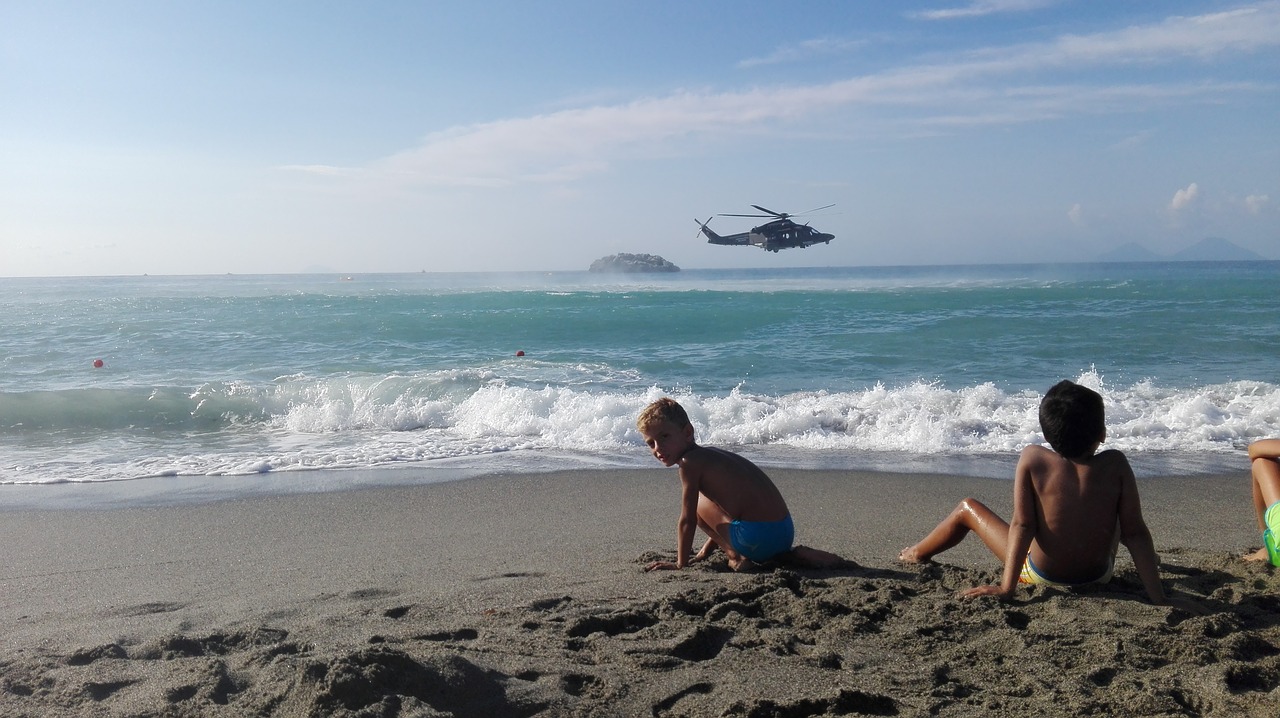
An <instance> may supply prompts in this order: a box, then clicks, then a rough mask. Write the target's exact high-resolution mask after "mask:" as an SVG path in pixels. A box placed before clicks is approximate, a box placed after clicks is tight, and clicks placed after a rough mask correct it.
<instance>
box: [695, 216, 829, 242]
mask: <svg viewBox="0 0 1280 718" xmlns="http://www.w3.org/2000/svg"><path fill="white" fill-rule="evenodd" d="M751 206H752V207H755V208H756V209H758V210H760V211H761V212H764V214H721V215H718V216H720V217H773V218H774V219H773V220H772V221H769V222H765V223H764V224H762V225H760V226H759V227H752V228H751V231H750V232H739V233H737V234H730V235H725V236H721V235H718V234H716V233H715V232H713V231H711V228H710V227H708V226H707V225H708V224H711V220H712V219H714V217H708V218H707V221H706V222H702V221H699V220H698V219H697V218H696V217H695V218H694V220H693V221H695V222H697V223H698V226H699V227H701V228H702V229H701V231H700V232H699V233H700V234H705V235H706V236H707V242H708V243H710V244H727V245H741V246H747V245H750V246H752V247H759V248H760V249H763V250H765V251H766V252H777V251H779V250H783V249H791V248H792V247H800V248H801V249H804V248H805V247H808V246H810V245H814V244H818V243H819V242H823V243H827V244H830V243H831V240H833V239H835V238H836V236H835V235H834V234H827V233H825V232H819V231H818V230H816V229H814V228H813V227H810V226H809V225H808V223H805V224H796V223H795V222H793V221H791V218H792V217H795V216H796V215H794V214H787V213H786V212H774V211H773V210H771V209H765V208H764V207H761V206H760V205H758V204H753V205H751ZM834 206H835V205H834V204H829V205H827V206H826V207H818V208H817V209H811V210H809V211H808V212H801V213H800V214H810V213H812V212H817V211H818V210H821V209H827V208H830V207H834Z"/></svg>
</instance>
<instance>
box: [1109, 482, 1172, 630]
mask: <svg viewBox="0 0 1280 718" xmlns="http://www.w3.org/2000/svg"><path fill="white" fill-rule="evenodd" d="M1120 470H1121V477H1120V478H1121V484H1120V542H1121V543H1123V544H1124V546H1125V548H1127V549H1129V555H1130V556H1132V557H1133V567H1134V568H1135V569H1137V571H1138V578H1140V579H1142V586H1143V588H1145V589H1146V590H1147V598H1150V599H1151V602H1152V603H1154V604H1156V605H1158V606H1163V605H1167V604H1168V603H1169V600H1168V599H1167V598H1165V595H1164V586H1163V585H1161V583H1160V559H1159V557H1158V556H1156V547H1155V542H1154V541H1152V539H1151V530H1150V529H1148V528H1147V522H1146V520H1144V519H1143V518H1142V501H1141V499H1139V498H1138V481H1137V479H1136V478H1134V475H1133V469H1132V468H1130V467H1129V462H1128V461H1127V460H1125V459H1121V467H1120Z"/></svg>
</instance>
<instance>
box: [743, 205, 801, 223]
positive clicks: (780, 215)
mask: <svg viewBox="0 0 1280 718" xmlns="http://www.w3.org/2000/svg"><path fill="white" fill-rule="evenodd" d="M751 206H752V207H755V208H756V209H758V210H760V211H761V212H765V213H768V214H771V215H773V216H774V217H777V218H778V219H786V218H787V217H790V216H791V215H789V214H787V213H786V212H774V211H773V210H771V209H766V208H764V207H761V206H760V205H758V204H753V205H751Z"/></svg>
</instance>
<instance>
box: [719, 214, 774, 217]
mask: <svg viewBox="0 0 1280 718" xmlns="http://www.w3.org/2000/svg"><path fill="white" fill-rule="evenodd" d="M716 216H717V217H776V216H777V215H774V214H718V215H716Z"/></svg>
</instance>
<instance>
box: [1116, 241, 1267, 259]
mask: <svg viewBox="0 0 1280 718" xmlns="http://www.w3.org/2000/svg"><path fill="white" fill-rule="evenodd" d="M1266 259H1267V258H1266V257H1263V256H1262V255H1260V254H1258V253H1257V252H1254V251H1252V250H1248V249H1245V248H1244V247H1241V246H1240V245H1238V244H1236V243H1234V242H1231V241H1229V240H1226V239H1222V238H1221V237H1206V238H1204V239H1202V240H1200V241H1199V242H1196V243H1195V244H1193V245H1191V246H1190V247H1187V248H1186V249H1183V250H1181V251H1179V252H1174V253H1173V254H1167V255H1165V254H1156V253H1155V252H1152V251H1151V250H1150V249H1147V248H1146V247H1144V246H1142V245H1141V244H1138V243H1137V242H1126V243H1124V244H1122V245H1120V246H1119V247H1116V248H1115V249H1113V250H1111V251H1109V252H1104V253H1102V254H1100V255H1098V257H1097V259H1096V261H1098V262H1248V261H1266Z"/></svg>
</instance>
